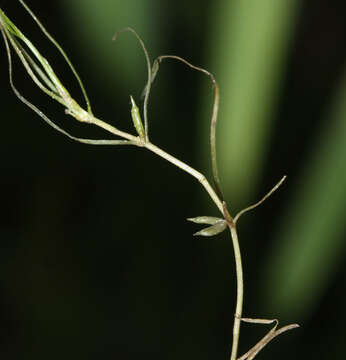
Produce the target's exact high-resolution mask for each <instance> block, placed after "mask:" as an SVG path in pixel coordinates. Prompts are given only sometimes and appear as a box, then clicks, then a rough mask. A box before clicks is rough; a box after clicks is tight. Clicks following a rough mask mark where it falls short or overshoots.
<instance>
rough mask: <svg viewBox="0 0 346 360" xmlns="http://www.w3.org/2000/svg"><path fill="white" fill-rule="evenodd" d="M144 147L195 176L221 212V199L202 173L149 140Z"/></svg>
mask: <svg viewBox="0 0 346 360" xmlns="http://www.w3.org/2000/svg"><path fill="white" fill-rule="evenodd" d="M144 147H146V148H147V149H148V150H150V151H152V152H154V153H155V154H157V155H159V156H161V157H162V158H164V159H166V160H167V161H169V162H170V163H172V164H173V165H175V166H177V167H179V168H180V169H182V170H184V171H185V172H187V173H188V174H190V175H192V176H193V177H194V178H196V179H197V180H198V181H199V182H200V183H201V184H202V186H203V187H204V188H205V190H206V191H207V193H208V194H209V195H210V197H211V199H212V200H213V201H214V203H215V204H216V206H217V207H218V209H219V210H220V211H221V213H223V205H222V202H221V200H220V199H219V197H218V196H217V195H216V192H215V191H214V189H213V188H212V187H211V186H210V184H209V182H208V181H207V179H206V177H205V176H204V175H203V174H202V173H200V172H199V171H197V170H195V169H194V168H192V167H191V166H189V165H187V164H185V163H184V162H182V161H180V160H178V159H177V158H175V157H174V156H172V155H170V154H168V153H166V152H165V151H164V150H162V149H160V148H159V147H157V146H156V145H154V144H152V143H150V142H148V143H146V144H145V145H144Z"/></svg>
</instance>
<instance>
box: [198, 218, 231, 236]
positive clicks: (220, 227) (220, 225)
mask: <svg viewBox="0 0 346 360" xmlns="http://www.w3.org/2000/svg"><path fill="white" fill-rule="evenodd" d="M226 227H227V222H226V220H223V219H222V220H220V221H218V222H217V223H216V224H214V225H212V226H209V227H207V228H204V229H202V230H201V231H198V232H196V233H194V234H193V236H214V235H217V234H220V233H221V232H223V231H224V230H225V229H226Z"/></svg>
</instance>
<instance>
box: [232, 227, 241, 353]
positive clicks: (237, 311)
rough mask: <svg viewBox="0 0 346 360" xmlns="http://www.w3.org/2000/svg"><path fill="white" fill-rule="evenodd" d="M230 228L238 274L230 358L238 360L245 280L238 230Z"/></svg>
mask: <svg viewBox="0 0 346 360" xmlns="http://www.w3.org/2000/svg"><path fill="white" fill-rule="evenodd" d="M228 227H229V229H230V232H231V236H232V242H233V250H234V259H235V267H236V274H237V303H236V308H235V313H234V323H233V343H232V353H231V357H230V360H236V359H237V354H238V344H239V332H240V322H241V317H242V312H243V297H244V279H243V266H242V260H241V253H240V247H239V240H238V234H237V228H236V226H235V224H234V223H231V224H228Z"/></svg>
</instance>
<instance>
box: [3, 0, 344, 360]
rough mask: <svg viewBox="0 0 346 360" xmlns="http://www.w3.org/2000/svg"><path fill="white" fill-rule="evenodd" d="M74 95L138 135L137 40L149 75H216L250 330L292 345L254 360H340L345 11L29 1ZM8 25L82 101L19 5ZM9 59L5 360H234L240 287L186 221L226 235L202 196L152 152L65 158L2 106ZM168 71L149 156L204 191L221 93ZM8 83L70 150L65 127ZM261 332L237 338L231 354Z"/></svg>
mask: <svg viewBox="0 0 346 360" xmlns="http://www.w3.org/2000/svg"><path fill="white" fill-rule="evenodd" d="M28 5H29V6H30V7H31V8H32V9H33V10H34V12H35V13H36V14H37V15H38V17H39V18H40V20H41V21H42V22H43V24H45V26H46V27H47V28H48V30H49V31H50V33H51V34H52V35H53V36H54V37H55V38H56V39H57V40H58V42H59V43H60V44H61V45H62V47H63V48H64V50H65V51H66V52H67V54H68V55H69V57H70V59H71V60H72V62H73V63H74V65H75V66H76V68H77V70H78V72H79V74H80V75H81V77H82V80H83V81H84V84H85V86H86V88H87V91H88V94H89V97H90V99H91V102H92V105H93V111H94V113H95V115H96V116H97V117H100V118H101V119H103V120H105V121H107V122H109V123H111V124H115V125H116V126H117V127H118V128H120V129H124V130H127V131H133V130H131V128H132V123H131V114H130V109H131V106H130V97H129V96H130V95H132V96H133V97H134V99H135V100H136V102H137V104H139V103H140V95H141V92H142V89H143V87H144V85H145V82H146V64H145V59H144V56H143V54H142V52H141V49H140V48H139V46H138V44H137V42H136V40H135V38H134V37H133V36H131V34H129V33H123V34H121V36H120V37H119V38H118V39H117V41H116V42H112V41H111V39H112V36H113V34H114V33H115V32H116V31H118V30H120V29H122V28H124V27H126V26H131V27H133V28H134V29H135V30H136V31H137V32H138V33H139V34H140V35H141V36H142V38H143V40H144V42H145V43H146V46H147V49H148V51H149V53H150V55H151V57H152V59H153V58H155V57H156V56H158V55H162V54H171V55H178V56H182V57H184V58H186V59H187V60H188V61H190V62H192V63H193V64H196V65H199V66H202V67H204V68H206V69H208V70H209V71H211V72H212V73H213V74H214V75H215V77H216V79H217V80H218V82H219V85H220V90H221V103H220V115H219V123H218V131H217V135H218V155H219V168H220V177H221V181H222V183H223V188H224V191H225V193H226V195H227V201H228V203H229V207H230V209H231V213H232V214H233V215H234V214H235V213H236V212H237V211H238V210H240V209H241V208H243V207H245V206H247V205H249V204H251V203H253V202H255V201H257V200H258V199H259V198H261V197H262V196H263V195H264V194H265V193H266V192H267V191H268V190H269V189H270V188H271V187H272V186H273V185H274V184H275V183H276V182H277V181H278V180H279V179H280V178H281V177H282V175H285V174H286V175H288V179H287V180H286V182H285V184H284V185H283V186H282V187H281V188H280V190H279V191H278V192H276V193H275V194H274V195H273V196H272V197H271V198H270V199H269V200H267V201H266V202H265V203H264V204H263V205H261V207H260V208H257V209H256V210H254V211H253V212H251V213H249V214H247V215H246V216H244V218H241V220H240V221H239V236H240V242H241V248H242V253H243V262H244V272H245V274H244V275H245V303H244V316H246V317H266V318H278V319H280V321H281V324H282V325H285V324H288V323H292V322H297V323H299V324H300V325H301V328H300V329H298V330H294V331H292V332H289V333H287V334H284V335H282V337H279V338H278V339H277V340H276V341H274V342H273V343H271V344H269V345H268V346H267V347H266V348H265V349H264V350H263V352H262V353H261V354H260V355H259V356H258V359H261V358H262V359H265V358H266V359H274V358H275V359H277V358H280V359H283V360H285V359H303V358H313V359H314V360H318V359H326V358H340V357H342V356H343V352H344V342H345V338H346V333H345V330H344V326H343V323H344V322H345V321H346V310H345V306H344V304H345V302H346V281H345V276H346V267H345V264H346V261H345V260H346V241H345V240H346V239H345V237H346V236H345V234H346V228H345V222H344V216H345V213H346V191H345V186H346V166H345V158H346V73H345V62H346V47H345V40H346V21H345V19H344V14H345V12H346V3H343V2H340V3H339V4H336V3H335V4H333V5H332V4H329V3H327V2H324V1H322V0H315V1H311V0H304V1H297V0H293V1H284V0H279V1H271V0H261V1H257V0H248V1H243V0H217V1H204V2H201V1H197V0H189V1H180V0H178V1H174V2H171V1H158V0H145V1H139V0H127V1H114V0H113V1H110V0H99V1H92V0H83V1H81V0H74V1H67V0H61V1H59V2H47V1H39V0H32V1H29V0H28ZM0 7H1V8H2V9H3V10H4V11H5V12H6V14H7V15H8V16H9V17H10V18H11V19H12V20H13V21H14V22H15V23H16V24H17V25H18V27H19V28H20V29H22V30H23V32H24V33H25V34H26V35H27V36H28V37H29V38H30V39H31V40H32V41H33V43H35V44H36V45H37V46H38V47H39V49H40V50H41V51H42V53H44V54H45V56H46V57H47V58H48V60H49V61H50V63H51V65H52V66H53V68H54V69H55V70H56V72H57V73H58V76H59V77H60V78H61V79H63V81H64V84H65V85H66V86H67V88H68V89H69V90H71V92H72V94H73V95H74V96H75V97H76V99H81V94H80V92H79V90H78V85H77V84H76V83H75V81H74V79H73V76H72V74H71V73H70V71H69V69H68V67H67V66H66V65H65V64H64V62H63V61H62V58H61V57H60V55H59V54H58V52H57V51H56V49H54V47H52V45H51V44H50V43H49V42H48V41H47V39H45V38H44V36H43V35H42V34H41V33H40V31H39V29H38V28H37V26H36V25H35V23H34V22H33V21H32V20H31V19H30V17H29V16H28V15H27V14H26V13H25V11H24V10H23V8H22V7H21V6H20V5H19V3H18V2H17V1H11V2H10V1H5V0H1V1H0ZM1 46H2V47H1V51H0V78H1V87H0V103H1V109H2V114H1V123H2V141H1V145H0V147H1V153H2V161H1V167H0V169H1V177H0V182H1V183H0V184H1V185H0V186H1V204H2V206H1V209H2V210H1V217H0V219H1V220H0V238H1V252H0V259H1V261H0V267H1V282H0V292H1V296H0V324H1V326H0V356H1V359H4V360H5V359H6V360H7V359H23V360H29V359H35V360H40V359H49V360H55V359H59V360H60V359H61V358H64V359H74V360H75V359H85V358H87V359H124V360H125V359H129V360H131V359H137V358H138V357H139V356H140V357H144V358H150V359H152V360H154V359H167V360H173V359H180V360H184V359H198V360H204V359H205V360H207V359H214V360H216V359H220V360H225V359H228V357H229V353H230V346H231V345H230V344H231V338H232V318H233V312H234V306H235V295H236V292H235V290H236V283H235V271H234V262H233V252H232V251H233V250H232V244H231V241H230V238H229V235H228V234H226V232H225V233H223V234H221V235H219V236H217V237H215V238H211V239H205V238H202V239H200V238H197V237H193V236H192V234H193V233H194V232H196V231H198V230H199V229H197V227H196V225H195V224H192V223H188V222H187V221H186V220H185V219H186V218H189V217H195V216H201V215H208V216H218V213H217V209H215V207H213V206H212V204H210V202H209V200H208V197H207V195H206V194H205V193H204V192H203V189H202V188H201V187H200V186H199V184H198V183H197V182H196V181H195V180H194V179H192V178H190V177H189V176H188V175H186V174H185V173H183V172H181V170H179V169H176V168H174V167H172V166H171V165H170V164H168V163H166V162H165V161H164V160H162V159H159V158H157V157H155V155H153V154H151V153H149V152H147V151H146V150H143V149H139V148H132V147H128V148H127V147H92V146H88V145H81V144H78V143H73V142H71V141H70V140H69V139H67V138H65V137H62V136H61V135H60V134H59V133H56V132H54V130H53V129H51V128H50V127H48V126H46V124H45V123H44V122H42V120H41V119H40V118H39V117H37V116H36V115H35V114H34V113H32V112H31V111H30V110H29V109H27V108H26V107H25V106H24V105H23V104H22V103H20V102H19V101H18V100H17V98H16V97H15V96H14V94H13V93H12V92H11V90H10V86H9V83H8V74H7V57H6V53H5V48H4V46H3V45H1ZM208 81H209V80H208V78H207V77H204V75H201V74H199V73H195V72H193V71H191V69H188V68H186V67H185V66H184V65H183V64H181V63H174V61H168V60H167V62H166V63H163V64H162V66H161V68H160V71H159V74H158V76H157V78H156V80H155V82H154V84H153V89H152V93H151V100H150V105H149V120H150V132H151V141H152V142H153V143H154V144H157V145H159V146H161V147H162V148H163V149H165V150H167V151H168V152H170V153H172V154H173V155H174V156H177V157H178V158H179V159H182V160H184V161H186V162H187V163H188V164H190V165H192V166H194V167H196V168H198V169H200V170H202V172H205V173H206V174H210V164H209V158H208V156H209V147H208V130H209V119H210V115H211V108H212V100H213V97H212V87H211V85H210V83H209V82H208ZM15 83H16V84H17V86H18V88H19V90H20V91H21V92H22V93H23V95H25V96H27V97H28V98H29V99H30V100H31V101H32V102H33V103H34V104H36V105H37V106H38V107H39V108H40V109H41V110H42V111H44V112H45V113H46V114H48V115H49V116H50V117H51V118H52V119H54V120H55V121H56V122H57V123H58V124H59V125H60V126H62V127H64V128H66V129H69V130H70V131H71V132H72V133H74V134H75V135H77V136H79V135H80V136H88V137H98V138H102V137H103V136H104V134H103V132H102V131H101V130H99V129H95V128H89V127H87V126H85V125H83V124H76V123H75V122H74V121H73V119H72V118H70V117H66V116H65V114H64V113H63V110H62V108H61V107H60V106H59V105H57V104H54V103H53V102H52V101H51V100H50V99H49V98H48V97H47V96H44V95H43V94H42V93H41V92H40V91H39V90H38V89H35V87H34V86H33V84H32V82H31V81H30V79H29V78H28V76H27V75H26V74H25V72H24V71H23V69H22V68H21V65H20V64H19V62H16V64H15ZM266 331H267V329H266V328H265V326H263V327H262V326H260V325H253V324H252V325H251V324H244V325H243V326H242V330H241V336H240V354H242V353H243V352H245V351H247V350H248V349H249V348H250V347H251V346H252V345H253V344H254V343H255V342H256V341H257V340H258V339H259V338H260V337H262V336H263V335H264V333H265V332H266Z"/></svg>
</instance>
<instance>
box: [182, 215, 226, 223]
mask: <svg viewBox="0 0 346 360" xmlns="http://www.w3.org/2000/svg"><path fill="white" fill-rule="evenodd" d="M186 220H188V221H192V222H194V223H196V224H209V225H214V224H216V223H217V222H218V221H223V219H222V218H218V217H215V216H197V217H194V218H188V219H186Z"/></svg>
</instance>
